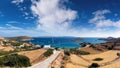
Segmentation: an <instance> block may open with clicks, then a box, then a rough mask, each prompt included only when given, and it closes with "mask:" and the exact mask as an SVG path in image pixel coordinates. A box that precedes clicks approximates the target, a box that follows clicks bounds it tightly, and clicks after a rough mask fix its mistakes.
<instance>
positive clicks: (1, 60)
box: [0, 57, 4, 66]
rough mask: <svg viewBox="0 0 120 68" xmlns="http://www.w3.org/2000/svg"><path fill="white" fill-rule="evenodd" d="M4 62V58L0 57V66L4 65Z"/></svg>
mask: <svg viewBox="0 0 120 68" xmlns="http://www.w3.org/2000/svg"><path fill="white" fill-rule="evenodd" d="M3 65H4V63H3V58H1V57H0V66H3Z"/></svg>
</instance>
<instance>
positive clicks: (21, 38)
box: [6, 36, 32, 41]
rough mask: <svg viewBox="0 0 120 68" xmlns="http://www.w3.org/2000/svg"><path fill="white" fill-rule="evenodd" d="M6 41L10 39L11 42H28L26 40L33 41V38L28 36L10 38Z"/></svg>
mask: <svg viewBox="0 0 120 68" xmlns="http://www.w3.org/2000/svg"><path fill="white" fill-rule="evenodd" d="M6 39H9V40H15V41H26V40H32V38H31V37H28V36H17V37H8V38H6Z"/></svg>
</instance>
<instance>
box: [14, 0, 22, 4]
mask: <svg viewBox="0 0 120 68" xmlns="http://www.w3.org/2000/svg"><path fill="white" fill-rule="evenodd" d="M23 2H24V0H13V1H12V3H14V4H16V5H19V4H20V3H23Z"/></svg>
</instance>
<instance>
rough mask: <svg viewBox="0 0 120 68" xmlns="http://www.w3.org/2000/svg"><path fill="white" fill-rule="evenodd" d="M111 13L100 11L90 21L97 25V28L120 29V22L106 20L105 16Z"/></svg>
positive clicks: (94, 13)
mask: <svg viewBox="0 0 120 68" xmlns="http://www.w3.org/2000/svg"><path fill="white" fill-rule="evenodd" d="M110 12H111V11H110V10H98V11H96V12H93V15H94V17H93V18H92V19H90V21H89V22H90V23H92V24H95V25H96V27H97V28H109V27H115V28H120V20H117V21H112V20H111V19H106V17H105V14H108V13H110Z"/></svg>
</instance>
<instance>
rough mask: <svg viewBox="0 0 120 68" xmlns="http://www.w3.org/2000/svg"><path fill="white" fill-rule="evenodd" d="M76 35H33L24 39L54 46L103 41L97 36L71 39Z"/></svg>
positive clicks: (78, 45)
mask: <svg viewBox="0 0 120 68" xmlns="http://www.w3.org/2000/svg"><path fill="white" fill-rule="evenodd" d="M76 38H77V37H33V40H29V41H24V42H30V43H33V44H36V45H37V44H38V45H51V47H54V48H56V47H57V48H78V47H80V46H81V45H80V43H82V42H89V43H92V44H97V43H104V42H105V41H103V40H99V38H83V39H82V40H79V41H73V40H75V39H76Z"/></svg>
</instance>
